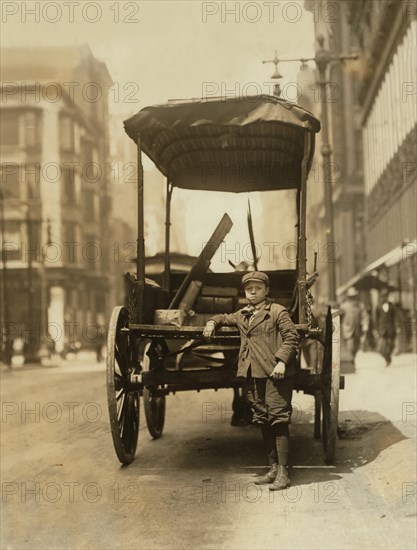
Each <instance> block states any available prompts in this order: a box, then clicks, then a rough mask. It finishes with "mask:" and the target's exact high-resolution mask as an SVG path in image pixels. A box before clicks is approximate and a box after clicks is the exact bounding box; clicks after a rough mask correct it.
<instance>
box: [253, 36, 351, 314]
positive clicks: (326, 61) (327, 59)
mask: <svg viewBox="0 0 417 550" xmlns="http://www.w3.org/2000/svg"><path fill="white" fill-rule="evenodd" d="M317 42H318V48H317V50H316V55H315V56H314V57H305V58H295V59H278V57H277V55H276V52H275V58H274V59H273V60H272V61H270V62H272V63H274V64H275V73H276V74H277V75H279V72H278V63H288V62H294V61H295V62H300V63H301V64H302V65H304V64H305V63H306V62H307V61H314V62H315V64H316V67H317V72H318V85H319V91H320V104H321V122H322V146H321V154H322V158H323V177H324V182H323V183H324V208H325V223H326V240H327V245H330V246H331V245H333V244H334V243H335V240H334V217H333V196H332V195H333V188H332V179H331V175H332V171H331V159H332V147H331V144H330V139H329V119H328V111H327V103H328V102H327V99H326V88H327V85H328V84H330V81H329V80H328V78H327V73H328V71H327V68H328V67H329V65H330V64H331V63H332V62H343V61H346V60H348V59H358V57H359V56H358V55H357V54H347V55H332V54H331V53H330V51H329V50H327V49H325V47H324V36H323V35H319V36H318V37H317ZM263 63H269V61H263ZM275 73H274V74H275ZM279 77H280V75H279ZM272 78H274V76H272ZM275 78H277V77H275ZM335 267H336V266H335V262H329V263H328V293H329V302H330V303H331V304H335V303H336V269H335Z"/></svg>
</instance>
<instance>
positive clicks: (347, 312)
mask: <svg viewBox="0 0 417 550" xmlns="http://www.w3.org/2000/svg"><path fill="white" fill-rule="evenodd" d="M358 296H359V292H358V291H357V289H356V288H355V287H351V288H349V290H348V291H347V293H346V300H345V301H344V302H343V303H342V305H341V306H340V316H341V328H342V338H343V342H344V344H345V347H346V350H347V352H348V353H349V355H350V358H351V360H352V361H354V360H355V357H356V354H357V352H358V351H359V348H360V345H361V343H362V344H363V342H364V339H365V336H366V333H367V331H368V326H369V315H368V312H367V311H366V308H365V306H364V305H363V304H362V302H360V301H359V300H358Z"/></svg>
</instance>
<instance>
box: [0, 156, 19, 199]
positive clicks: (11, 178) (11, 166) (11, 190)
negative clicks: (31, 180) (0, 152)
mask: <svg viewBox="0 0 417 550" xmlns="http://www.w3.org/2000/svg"><path fill="white" fill-rule="evenodd" d="M1 193H2V195H3V198H4V199H20V170H19V165H18V164H17V163H16V162H10V163H4V164H2V165H1Z"/></svg>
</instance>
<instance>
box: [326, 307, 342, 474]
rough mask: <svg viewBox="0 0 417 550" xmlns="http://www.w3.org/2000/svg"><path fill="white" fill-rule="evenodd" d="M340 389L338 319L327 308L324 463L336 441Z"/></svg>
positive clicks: (335, 310) (332, 454)
mask: <svg viewBox="0 0 417 550" xmlns="http://www.w3.org/2000/svg"><path fill="white" fill-rule="evenodd" d="M339 387H340V317H339V310H338V309H331V308H330V307H329V309H328V311H327V316H326V332H325V346H324V357H323V368H322V371H321V402H322V410H323V449H324V458H325V460H326V462H328V463H329V462H333V459H334V453H335V448H336V439H337V418H338V413H339Z"/></svg>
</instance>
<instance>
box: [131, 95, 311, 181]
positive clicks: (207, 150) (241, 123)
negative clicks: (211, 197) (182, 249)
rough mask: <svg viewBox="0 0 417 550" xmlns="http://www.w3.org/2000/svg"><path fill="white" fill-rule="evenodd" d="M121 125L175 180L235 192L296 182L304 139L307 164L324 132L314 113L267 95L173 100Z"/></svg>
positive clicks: (298, 175) (143, 110)
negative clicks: (308, 138)
mask: <svg viewBox="0 0 417 550" xmlns="http://www.w3.org/2000/svg"><path fill="white" fill-rule="evenodd" d="M124 126H125V130H126V133H127V134H128V135H129V136H130V137H131V138H132V139H133V140H134V141H135V142H136V141H137V137H138V135H140V138H141V147H142V150H143V151H144V152H145V153H146V154H147V155H148V157H149V158H150V159H151V160H152V161H153V162H154V163H155V164H156V166H157V167H158V168H159V170H160V171H161V172H162V173H163V174H164V175H165V176H166V177H167V178H168V179H169V180H170V181H171V183H172V184H173V185H175V186H177V187H181V188H184V189H202V190H210V191H233V192H244V191H266V190H272V189H288V188H297V187H299V186H300V183H301V163H302V159H303V154H304V137H305V135H306V132H310V135H311V139H310V140H309V144H308V151H307V155H308V169H309V168H310V167H311V163H312V158H313V153H314V141H315V140H314V137H315V133H316V132H319V131H320V122H319V121H318V120H317V119H316V118H315V117H314V116H313V115H312V114H311V113H310V112H309V111H306V110H305V109H302V108H301V107H298V106H297V105H295V104H293V103H289V102H287V101H285V100H283V99H279V98H277V97H274V96H268V95H259V96H247V97H237V98H236V97H235V98H212V99H208V100H201V99H194V100H184V101H183V100H174V101H170V102H169V103H166V104H164V105H155V106H151V107H145V108H144V109H142V110H141V111H139V113H137V114H136V115H134V116H132V117H131V118H129V119H127V120H125V122H124Z"/></svg>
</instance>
